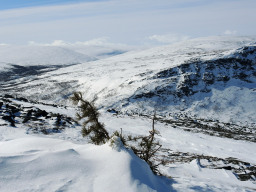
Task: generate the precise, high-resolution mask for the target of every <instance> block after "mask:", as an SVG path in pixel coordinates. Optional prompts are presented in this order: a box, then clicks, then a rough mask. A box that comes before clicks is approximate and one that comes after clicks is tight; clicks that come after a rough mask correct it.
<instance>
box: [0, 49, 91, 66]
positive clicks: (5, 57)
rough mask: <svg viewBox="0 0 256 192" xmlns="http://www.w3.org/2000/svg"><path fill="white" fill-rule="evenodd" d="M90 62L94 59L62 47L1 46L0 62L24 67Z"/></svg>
mask: <svg viewBox="0 0 256 192" xmlns="http://www.w3.org/2000/svg"><path fill="white" fill-rule="evenodd" d="M90 60H93V58H91V57H89V56H87V55H84V54H81V53H78V52H75V51H72V50H70V49H66V48H61V47H53V46H39V45H38V46H37V45H29V46H18V45H0V62H4V63H10V64H16V65H22V66H33V65H65V64H66V65H68V64H77V63H82V62H86V61H90ZM0 70H1V65H0Z"/></svg>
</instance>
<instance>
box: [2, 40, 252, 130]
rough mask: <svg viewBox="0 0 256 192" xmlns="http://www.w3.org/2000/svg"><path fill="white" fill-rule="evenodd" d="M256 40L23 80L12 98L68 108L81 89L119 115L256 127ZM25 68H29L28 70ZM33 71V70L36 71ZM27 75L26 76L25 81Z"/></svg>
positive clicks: (197, 45) (193, 43)
mask: <svg viewBox="0 0 256 192" xmlns="http://www.w3.org/2000/svg"><path fill="white" fill-rule="evenodd" d="M255 62H256V48H255V44H254V39H253V38H248V37H211V38H200V39H194V40H189V41H185V42H181V43H177V44H173V45H169V46H162V47H157V48H152V49H149V50H144V51H140V52H129V53H125V54H121V55H118V56H114V57H110V58H107V59H102V60H98V61H93V62H86V63H83V64H79V65H73V66H70V67H66V68H62V69H59V70H54V71H52V72H48V73H40V75H38V74H36V75H35V74H31V76H30V77H29V78H28V77H27V75H26V77H24V75H20V76H18V78H15V79H10V81H8V83H4V84H2V88H1V91H2V92H5V93H15V94H22V95H24V96H27V97H30V98H37V99H38V100H47V101H51V102H52V101H53V102H57V103H66V102H67V100H66V98H67V97H68V96H69V95H71V94H72V93H73V92H74V91H82V92H83V93H84V94H85V96H86V98H88V99H92V98H94V97H95V96H97V97H98V100H97V104H98V106H99V107H104V108H105V109H114V110H116V111H118V112H120V113H124V114H126V113H129V114H143V115H148V114H152V113H153V111H154V110H156V111H157V113H158V114H159V115H162V116H165V117H168V118H176V117H180V116H184V115H185V116H188V117H193V118H203V119H215V120H220V121H223V122H231V123H240V124H243V125H250V126H254V125H253V124H255V123H256V122H255V119H256V116H255V115H256V113H255V109H256V102H255V100H256V93H255V87H256V84H255V83H256V79H255V74H256V71H255V69H256V68H255ZM23 70H27V71H28V70H29V68H24V69H23ZM33 70H34V69H33ZM19 77H20V78H19Z"/></svg>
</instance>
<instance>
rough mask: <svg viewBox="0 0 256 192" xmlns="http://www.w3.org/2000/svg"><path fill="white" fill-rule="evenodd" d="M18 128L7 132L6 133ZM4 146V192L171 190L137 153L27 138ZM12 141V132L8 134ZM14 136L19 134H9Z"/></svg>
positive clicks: (0, 185) (0, 168)
mask: <svg viewBox="0 0 256 192" xmlns="http://www.w3.org/2000/svg"><path fill="white" fill-rule="evenodd" d="M3 129H4V130H5V131H4V132H9V131H10V132H12V131H13V130H12V129H13V128H10V127H5V128H3V127H1V134H3ZM18 132H19V133H17V135H16V137H15V138H13V137H12V138H10V139H9V138H5V139H4V140H1V141H0V190H1V191H88V192H91V191H95V192H97V191H113V192H114V191H127V192H128V191H131V192H133V191H138V192H139V191H163V192H165V191H170V190H171V188H170V187H171V186H170V185H169V184H168V183H167V181H166V180H165V179H162V178H160V177H158V176H155V175H153V173H152V172H151V170H150V168H149V166H148V165H147V164H146V163H145V162H143V161H142V160H141V159H139V158H138V157H136V156H135V155H134V154H133V153H132V152H131V151H128V150H126V149H125V148H123V150H119V151H117V150H115V149H114V148H112V147H110V145H109V144H105V145H102V146H95V145H91V144H74V143H72V142H68V141H65V140H60V139H53V138H45V137H38V136H32V135H26V134H24V133H22V131H20V130H19V131H18ZM4 134H5V136H6V133H4ZM9 134H10V135H13V133H9Z"/></svg>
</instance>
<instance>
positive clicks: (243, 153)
mask: <svg viewBox="0 0 256 192" xmlns="http://www.w3.org/2000/svg"><path fill="white" fill-rule="evenodd" d="M1 101H3V102H4V104H3V105H2V107H1V109H0V115H3V114H5V112H4V111H5V110H6V109H8V108H11V109H14V108H13V107H14V106H15V107H16V108H20V109H22V110H25V111H27V110H29V109H35V108H40V109H41V110H47V112H48V113H50V112H53V113H60V114H62V115H69V116H71V117H73V116H74V114H75V113H74V112H75V110H74V109H72V108H67V109H65V108H64V107H57V106H49V105H44V104H33V103H29V102H28V101H22V100H19V99H13V98H5V99H2V100H1ZM6 104H8V106H7V105H6ZM22 110H21V111H19V113H18V112H17V113H16V116H17V117H16V118H15V120H16V121H15V125H16V127H11V126H9V123H8V121H5V120H4V119H2V118H0V125H1V126H0V190H1V191H15V192H16V191H96V192H97V191H113V192H119V191H131V192H134V191H138V192H140V191H145V192H148V191H157V192H167V191H168V192H171V191H180V192H183V191H230V192H234V191H235V192H240V191H247V192H252V191H254V190H255V189H256V184H255V179H256V178H255V176H253V175H252V179H249V180H245V181H241V180H239V179H238V174H236V171H240V172H241V173H240V172H238V173H239V174H242V175H243V174H244V173H249V172H250V169H251V172H253V170H254V171H255V164H256V160H255V156H254V154H256V151H255V150H256V146H255V145H256V143H255V142H254V143H253V142H248V141H239V140H233V139H227V138H219V137H215V136H209V135H205V134H201V133H197V134H195V133H192V132H186V131H184V130H181V129H177V128H174V127H172V126H169V125H166V124H165V123H160V122H157V123H156V125H155V126H156V128H157V130H159V131H160V133H161V135H160V136H158V137H157V139H158V140H159V141H160V142H161V144H162V145H163V148H164V149H165V150H167V151H168V153H170V154H169V155H168V159H169V160H170V162H167V164H166V165H165V166H162V167H161V168H160V169H161V172H162V173H164V174H166V175H167V176H169V177H172V179H171V180H170V179H167V178H164V177H158V176H155V175H153V174H152V172H151V171H150V170H149V167H148V165H147V164H146V163H145V162H143V161H142V160H140V159H138V158H137V157H136V156H135V155H134V154H133V153H132V152H131V151H130V150H127V149H124V148H123V147H122V145H121V144H120V143H119V142H118V140H115V142H114V143H115V144H114V145H113V142H109V143H107V144H105V145H102V146H94V145H91V144H88V143H87V142H88V140H87V139H86V138H82V136H81V133H80V131H81V126H78V125H76V126H74V127H73V126H71V127H69V126H67V127H66V128H65V129H62V130H61V131H60V132H52V133H49V134H48V135H43V134H40V133H36V132H31V128H34V127H35V126H36V123H37V121H35V119H33V118H32V119H31V120H29V121H28V122H26V123H22V120H23V118H24V117H25V116H23V111H22ZM38 120H41V122H44V121H43V120H46V122H44V126H45V127H46V128H47V127H52V124H51V121H52V120H51V118H47V117H45V118H44V117H43V116H39V117H38ZM100 121H102V122H104V123H105V125H106V129H107V130H108V131H109V132H110V133H112V132H114V131H116V130H120V127H122V129H123V134H132V135H145V134H147V133H148V131H149V129H150V127H151V123H152V122H151V120H150V119H147V118H134V117H127V116H126V117H124V116H113V115H112V114H109V113H102V116H101V117H100ZM33 123H34V126H33ZM111 143H112V144H111ZM178 153H181V154H180V155H177V154H178ZM165 154H166V152H164V151H163V154H160V155H165ZM171 154H173V155H171ZM188 155H190V157H188ZM177 157H179V158H181V159H182V160H184V162H182V161H179V160H177V159H176V160H175V158H177ZM229 159H231V160H229ZM236 161H237V163H236ZM211 163H213V164H211ZM214 164H215V166H213V165H214ZM228 166H230V167H231V168H230V169H228ZM225 167H227V168H225ZM247 168H248V169H247ZM253 178H254V180H253Z"/></svg>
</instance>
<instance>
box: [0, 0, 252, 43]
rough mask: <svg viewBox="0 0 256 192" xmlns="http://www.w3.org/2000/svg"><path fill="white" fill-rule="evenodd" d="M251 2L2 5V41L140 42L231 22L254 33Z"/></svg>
mask: <svg viewBox="0 0 256 192" xmlns="http://www.w3.org/2000/svg"><path fill="white" fill-rule="evenodd" d="M255 7H256V1H255V0H243V1H238V0H216V1H211V0H173V1H170V0H159V1H155V0H140V1H138V0H122V1H120V0H107V1H100V2H85V3H79V4H69V5H61V6H59V5H58V6H45V7H33V8H22V9H14V10H5V11H0V26H1V30H0V42H4V43H8V44H24V43H27V42H28V41H36V42H53V43H52V44H56V45H61V44H63V43H64V44H65V43H66V42H82V43H85V42H86V43H87V44H102V43H103V44H104V43H106V42H104V38H105V37H108V38H107V41H111V42H114V43H123V44H139V45H143V44H145V43H148V42H145V41H149V42H151V43H153V42H158V43H172V42H175V41H180V40H183V39H184V38H185V39H186V38H187V36H180V35H172V34H169V33H174V34H187V35H189V37H191V38H193V37H200V36H209V35H211V36H212V35H218V34H219V32H220V31H225V30H226V29H234V28H235V29H239V34H241V35H255V34H256V28H255V26H254V25H252V23H254V22H255V21H254V20H255V19H254V18H256V11H255ZM245 21H246V22H245ZM230 32H231V33H233V31H230ZM152 34H156V35H152ZM162 34H167V35H162ZM168 34H169V35H168ZM102 37H103V39H102ZM147 37H150V38H147ZM56 39H62V40H63V42H62V41H55V40H56ZM91 39H93V41H92V40H91ZM150 39H151V40H150ZM86 43H85V44H86Z"/></svg>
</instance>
